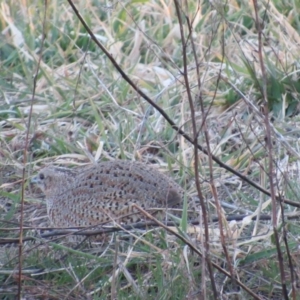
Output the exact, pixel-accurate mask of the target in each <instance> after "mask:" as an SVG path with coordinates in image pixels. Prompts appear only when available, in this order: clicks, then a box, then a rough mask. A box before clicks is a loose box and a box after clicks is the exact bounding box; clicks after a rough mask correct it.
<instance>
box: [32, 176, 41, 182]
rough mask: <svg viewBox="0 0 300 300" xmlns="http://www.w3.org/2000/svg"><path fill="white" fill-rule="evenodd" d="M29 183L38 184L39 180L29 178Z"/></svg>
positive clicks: (35, 177)
mask: <svg viewBox="0 0 300 300" xmlns="http://www.w3.org/2000/svg"><path fill="white" fill-rule="evenodd" d="M30 183H34V184H39V183H40V180H39V178H38V177H37V176H34V177H32V178H31V180H30Z"/></svg>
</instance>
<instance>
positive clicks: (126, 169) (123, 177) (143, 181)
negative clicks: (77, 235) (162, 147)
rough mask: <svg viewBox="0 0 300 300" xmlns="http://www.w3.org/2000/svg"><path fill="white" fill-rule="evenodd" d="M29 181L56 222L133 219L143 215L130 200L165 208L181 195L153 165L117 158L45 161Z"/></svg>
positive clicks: (75, 223)
mask: <svg viewBox="0 0 300 300" xmlns="http://www.w3.org/2000/svg"><path fill="white" fill-rule="evenodd" d="M34 182H36V183H37V184H38V185H39V187H40V188H41V189H42V190H43V192H44V193H45V195H46V202H47V211H48V216H49V219H50V221H51V223H52V225H53V226H55V227H79V226H91V225H97V224H101V223H103V222H109V223H111V222H112V221H117V222H120V223H132V222H137V221H139V220H140V219H141V218H143V216H141V214H138V213H137V211H136V210H135V209H133V207H132V204H133V203H136V204H137V205H139V206H141V207H142V208H144V209H145V210H147V209H153V208H165V209H167V208H172V207H176V206H177V205H178V204H181V203H182V199H183V195H184V191H183V189H182V188H181V187H180V186H179V185H177V184H176V183H175V182H174V181H173V180H172V179H170V178H168V177H167V176H165V175H164V174H162V173H160V172H159V171H157V170H155V169H154V168H152V167H150V166H147V165H145V164H142V163H138V162H129V161H121V160H117V161H112V162H102V163H99V164H95V165H91V166H85V167H79V168H75V169H67V168H58V167H53V166H51V167H46V168H44V169H42V170H41V171H40V172H39V173H38V175H37V176H36V177H35V179H34ZM157 216H158V217H160V216H161V214H160V215H157Z"/></svg>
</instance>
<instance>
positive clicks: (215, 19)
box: [0, 0, 300, 299]
mask: <svg viewBox="0 0 300 300" xmlns="http://www.w3.org/2000/svg"><path fill="white" fill-rule="evenodd" d="M74 2H75V6H76V7H77V9H78V10H79V12H80V14H81V16H82V17H83V19H84V20H85V21H86V22H87V25H88V26H89V28H90V29H91V31H92V32H93V34H94V38H96V39H97V41H98V42H99V43H101V44H102V45H103V47H105V48H106V49H107V51H108V54H110V55H111V57H112V58H114V60H115V61H116V63H117V64H118V65H119V66H120V68H121V69H122V70H123V72H124V74H126V75H127V76H128V78H130V79H131V83H132V84H129V83H128V81H126V80H125V79H126V78H124V75H121V74H120V73H119V71H118V70H117V69H116V68H115V65H113V64H112V63H111V61H110V59H109V57H108V55H107V54H106V53H104V52H103V51H102V50H101V49H100V48H99V47H98V45H96V43H95V41H94V40H93V39H92V38H90V36H89V34H88V33H87V31H86V29H85V28H84V26H83V24H82V23H81V22H80V21H79V19H78V16H76V14H75V13H74V11H73V9H72V8H71V6H70V4H69V3H68V2H67V1H62V0H53V1H48V3H47V4H45V3H44V2H43V1H41V0H34V1H26V0H23V1H17V0H7V1H1V2H0V32H1V34H0V92H1V93H0V126H1V127H0V128H1V130H0V243H1V244H0V295H1V299H16V297H19V298H21V295H22V297H23V298H22V299H205V298H206V299H215V298H216V297H217V295H219V297H222V299H253V298H255V299H288V297H290V298H291V299H297V298H296V297H297V296H296V295H297V294H299V276H300V264H299V261H300V260H299V256H298V255H299V248H298V242H297V241H298V235H299V212H298V210H299V209H298V207H299V206H300V202H299V201H298V198H299V197H298V195H299V184H298V182H299V180H298V178H299V167H298V161H299V145H298V139H299V134H300V122H299V104H298V101H299V100H298V99H299V98H300V95H299V94H300V80H299V55H300V52H299V45H300V35H299V32H300V18H299V16H300V2H299V0H295V1H277V0H271V1H270V2H264V1H261V0H258V1H246V0H239V1H234V0H228V1H227V2H224V1H218V0H215V1H206V0H199V1H177V0H174V1H172V0H169V1H164V0H148V1H147V0H140V1H139V0H136V1H135V0H132V1H126V2H125V1H112V2H105V1H74ZM257 2H258V3H257ZM187 3H188V4H187ZM176 4H177V6H176ZM180 5H182V6H180ZM255 6H257V9H255ZM178 12H180V14H178ZM179 15H180V17H179ZM181 30H182V31H181ZM182 34H183V35H184V37H183V36H182ZM183 45H184V47H183ZM143 93H144V94H143ZM145 96H148V97H149V98H150V99H151V100H152V101H153V103H154V104H156V105H157V106H158V107H157V108H158V109H154V108H153V103H149V101H147V99H146V97H145ZM159 108H160V110H161V111H159ZM162 112H163V113H165V114H167V115H168V116H169V118H170V119H171V120H172V121H173V122H174V124H175V126H172V124H170V123H169V122H167V120H166V118H165V117H164V116H163V115H162ZM174 124H173V125H174ZM172 127H173V128H172ZM195 129H196V131H195ZM182 131H183V132H184V133H185V134H186V136H184V135H183V134H182ZM187 136H188V137H190V140H191V141H194V140H195V141H196V142H197V143H198V145H200V146H201V147H203V149H204V152H203V151H200V150H199V151H198V153H196V151H195V150H194V145H193V144H192V143H191V142H190V141H188V140H187ZM207 154H208V155H207ZM113 159H127V160H139V161H144V162H145V163H148V164H153V165H154V166H155V167H157V168H159V169H160V170H161V171H162V172H165V173H167V174H169V175H170V176H173V177H174V179H175V180H176V181H177V182H178V183H180V184H181V185H182V186H183V187H184V188H185V190H186V193H187V194H188V195H190V196H193V197H195V198H196V197H198V196H200V199H201V201H202V204H203V205H205V207H206V211H207V213H208V217H207V219H206V216H205V215H204V216H203V214H201V213H200V211H199V212H198V214H199V217H198V219H197V220H196V221H200V223H202V224H201V225H199V226H196V225H195V226H192V225H191V222H190V221H191V220H190V218H189V216H187V215H186V214H185V210H184V207H185V206H184V205H183V216H182V219H181V220H180V223H179V225H178V226H175V227H174V226H173V227H169V230H168V231H167V229H166V228H162V226H147V227H145V226H144V227H141V228H135V229H132V228H123V230H120V231H118V232H114V233H109V236H110V242H109V243H103V244H97V245H95V244H93V245H90V242H88V241H87V242H86V243H83V244H80V245H76V244H70V243H68V240H67V239H65V238H64V237H63V236H59V235H57V231H54V232H53V231H49V230H48V226H49V224H48V219H47V216H46V207H45V202H44V201H43V196H42V195H41V193H40V192H39V191H38V190H36V189H35V187H34V186H32V185H31V184H30V180H29V179H30V177H31V176H33V174H35V173H36V172H37V171H38V170H39V169H40V168H41V167H43V166H45V165H48V164H52V163H53V164H56V165H63V166H70V167H72V166H74V167H75V166H78V165H85V164H88V163H90V162H95V161H96V162H97V161H100V160H113ZM270 162H271V163H270ZM222 163H223V164H226V166H228V167H231V168H232V169H231V170H230V169H228V168H227V169H225V168H224V165H222ZM220 164H221V165H220ZM226 166H225V167H226ZM195 169H196V170H197V171H196V172H195ZM232 170H235V173H232ZM23 171H24V173H23ZM254 183H255V184H256V186H255V184H254ZM258 185H259V186H260V187H261V189H260V190H259V189H258ZM197 187H198V190H197ZM200 191H201V193H199V192H200ZM269 191H271V194H270V192H269ZM275 195H280V197H279V198H277V199H276V197H275ZM283 199H285V200H289V202H288V201H285V202H284V201H283ZM287 202H288V203H287ZM220 204H222V208H221V207H220ZM241 215H242V217H240V218H238V217H239V216H241ZM246 215H247V216H248V217H245V216H246ZM252 217H256V218H254V219H253V220H251V218H252ZM226 218H227V220H226ZM145 219H147V218H146V217H145ZM216 220H218V221H217V222H216ZM187 221H188V222H187ZM203 223H204V224H203ZM205 223H206V225H205ZM154 224H155V222H154ZM156 225H157V224H156ZM205 227H206V228H207V230H208V232H209V239H208V238H207V236H206V237H205V230H204V228H205ZM175 231H176V232H178V234H177V235H175V233H174V232H175ZM195 232H197V234H195ZM21 233H22V237H23V239H24V243H23V245H22V247H19V246H18V243H19V239H20V234H21ZM91 246H92V247H91ZM208 248H209V251H208V255H206V254H205V253H206V251H205V249H208ZM20 270H21V271H22V273H21V271H20ZM20 274H22V276H21V277H20ZM251 293H252V294H251Z"/></svg>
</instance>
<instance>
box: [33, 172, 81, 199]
mask: <svg viewBox="0 0 300 300" xmlns="http://www.w3.org/2000/svg"><path fill="white" fill-rule="evenodd" d="M74 176H75V172H72V170H70V169H65V168H59V167H46V168H44V169H42V170H41V171H40V172H39V173H38V174H37V176H35V177H33V178H32V179H31V183H35V184H37V186H38V187H39V188H40V189H41V190H42V191H43V192H44V194H45V195H46V197H48V196H50V195H53V194H55V193H60V192H62V191H64V190H65V189H66V188H68V186H69V184H70V183H72V182H73V180H74Z"/></svg>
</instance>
